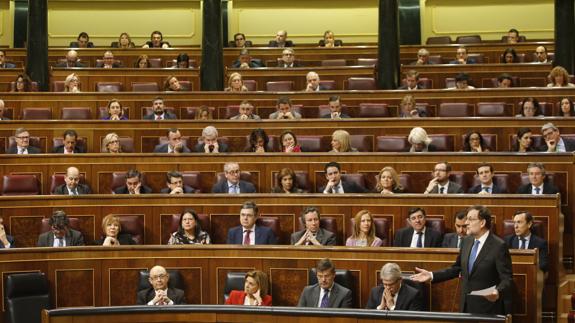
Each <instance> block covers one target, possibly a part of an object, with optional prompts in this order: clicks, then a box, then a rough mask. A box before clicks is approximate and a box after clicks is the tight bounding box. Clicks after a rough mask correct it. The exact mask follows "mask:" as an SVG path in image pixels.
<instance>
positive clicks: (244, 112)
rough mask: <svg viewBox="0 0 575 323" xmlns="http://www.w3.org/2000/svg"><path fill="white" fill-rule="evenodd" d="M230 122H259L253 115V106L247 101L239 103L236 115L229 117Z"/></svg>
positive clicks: (258, 117) (258, 118)
mask: <svg viewBox="0 0 575 323" xmlns="http://www.w3.org/2000/svg"><path fill="white" fill-rule="evenodd" d="M230 120H261V118H260V116H258V115H257V114H254V106H253V105H252V104H251V103H250V101H248V100H243V101H242V103H240V108H239V109H238V114H236V115H235V116H233V117H231V118H230Z"/></svg>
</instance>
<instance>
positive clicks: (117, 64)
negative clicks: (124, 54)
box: [96, 58, 124, 68]
mask: <svg viewBox="0 0 575 323" xmlns="http://www.w3.org/2000/svg"><path fill="white" fill-rule="evenodd" d="M113 64H114V65H115V66H114V67H123V66H124V63H122V61H121V60H119V59H114V63H113ZM96 67H98V68H102V67H104V60H103V59H101V58H98V59H96Z"/></svg>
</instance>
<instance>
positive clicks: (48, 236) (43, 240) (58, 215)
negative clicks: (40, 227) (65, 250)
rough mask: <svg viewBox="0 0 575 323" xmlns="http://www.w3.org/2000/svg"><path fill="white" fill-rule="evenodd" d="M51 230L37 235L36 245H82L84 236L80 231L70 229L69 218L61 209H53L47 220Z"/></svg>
mask: <svg viewBox="0 0 575 323" xmlns="http://www.w3.org/2000/svg"><path fill="white" fill-rule="evenodd" d="M48 223H49V224H50V227H51V228H52V230H51V231H48V232H44V233H42V234H41V235H40V236H39V237H38V247H70V246H83V245H84V236H82V233H81V232H80V231H76V230H74V229H71V228H70V227H69V226H70V219H68V216H67V215H66V212H64V211H62V210H58V211H54V214H52V217H51V218H50V221H49V222H48Z"/></svg>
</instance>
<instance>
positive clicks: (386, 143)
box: [375, 136, 410, 152]
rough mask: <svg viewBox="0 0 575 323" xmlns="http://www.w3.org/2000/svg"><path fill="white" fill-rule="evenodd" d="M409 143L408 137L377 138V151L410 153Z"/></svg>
mask: <svg viewBox="0 0 575 323" xmlns="http://www.w3.org/2000/svg"><path fill="white" fill-rule="evenodd" d="M409 147H410V146H409V142H408V141H407V137H406V136H377V138H376V144H375V151H377V152H403V151H409Z"/></svg>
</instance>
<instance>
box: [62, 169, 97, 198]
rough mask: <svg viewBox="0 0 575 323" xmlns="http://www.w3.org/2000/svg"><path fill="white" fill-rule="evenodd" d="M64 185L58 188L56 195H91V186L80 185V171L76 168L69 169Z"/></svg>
mask: <svg viewBox="0 0 575 323" xmlns="http://www.w3.org/2000/svg"><path fill="white" fill-rule="evenodd" d="M64 182H65V183H64V184H62V185H58V186H56V188H55V189H54V194H56V195H85V194H91V193H92V190H91V189H90V186H88V185H86V184H80V171H79V170H78V168H76V167H68V169H66V176H64Z"/></svg>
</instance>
